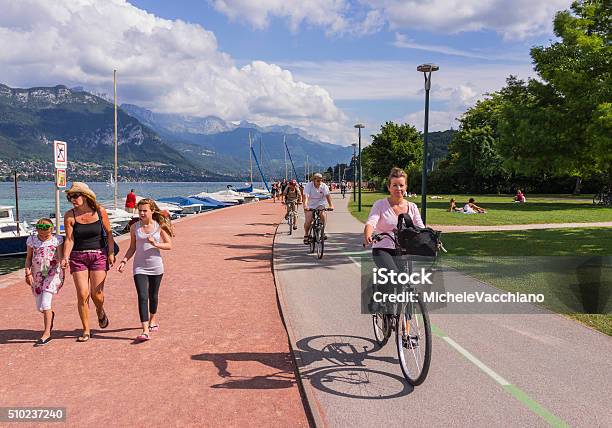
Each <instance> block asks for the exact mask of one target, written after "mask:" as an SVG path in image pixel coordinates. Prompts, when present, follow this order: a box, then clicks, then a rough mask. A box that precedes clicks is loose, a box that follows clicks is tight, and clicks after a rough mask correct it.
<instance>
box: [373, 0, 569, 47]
mask: <svg viewBox="0 0 612 428" xmlns="http://www.w3.org/2000/svg"><path fill="white" fill-rule="evenodd" d="M571 2H572V1H571V0H545V1H533V0H428V1H423V0H370V5H371V7H374V8H378V9H381V10H382V11H383V15H384V16H385V17H386V19H387V20H388V22H389V24H390V26H391V28H397V29H400V28H409V29H420V30H428V31H436V32H443V33H447V34H448V33H451V34H452V33H458V32H462V31H481V30H493V31H496V32H498V33H499V34H501V35H502V36H503V37H504V38H505V39H517V38H518V39H521V38H525V37H529V36H533V35H538V34H544V33H548V32H550V30H551V28H552V19H553V17H554V16H555V13H556V12H557V11H559V10H561V9H566V8H567V7H569V5H570V4H571Z"/></svg>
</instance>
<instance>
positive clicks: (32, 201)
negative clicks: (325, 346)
mask: <svg viewBox="0 0 612 428" xmlns="http://www.w3.org/2000/svg"><path fill="white" fill-rule="evenodd" d="M87 184H88V185H89V187H91V189H92V190H93V191H94V192H95V194H96V196H97V198H98V201H99V202H102V203H103V204H104V205H107V206H109V207H110V206H112V200H113V188H112V187H110V186H108V185H107V183H87ZM228 184H231V185H232V186H234V187H243V186H245V183H242V182H239V183H236V182H202V183H151V182H147V183H119V188H118V192H117V205H118V206H119V207H120V208H123V206H124V203H125V196H126V195H127V193H128V192H129V191H130V189H134V190H135V193H136V194H137V195H138V196H142V197H150V198H153V199H158V198H166V197H172V196H190V195H194V194H197V193H200V192H217V191H219V190H225V189H226V188H227V185H228ZM254 184H255V187H257V188H265V186H264V185H263V183H254ZM18 190H19V218H20V220H21V221H23V220H26V221H27V222H28V223H29V222H32V221H36V220H38V219H39V218H40V217H49V214H51V213H54V212H55V187H54V183H52V182H28V181H23V182H19V183H18ZM0 205H9V206H13V207H14V206H15V190H14V184H13V183H12V182H8V183H4V182H3V183H0ZM60 205H61V207H60V212H61V213H64V212H65V211H66V210H68V209H69V208H70V207H71V205H70V204H69V203H68V201H67V200H66V197H65V196H64V194H62V195H61V196H60ZM13 213H15V212H14V211H13ZM23 261H24V258H8V259H6V258H0V275H2V274H5V273H8V272H11V271H13V270H16V269H20V268H21V267H23Z"/></svg>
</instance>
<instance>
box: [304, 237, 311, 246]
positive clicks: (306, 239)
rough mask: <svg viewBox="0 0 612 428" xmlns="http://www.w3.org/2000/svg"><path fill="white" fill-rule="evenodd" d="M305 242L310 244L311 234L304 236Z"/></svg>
mask: <svg viewBox="0 0 612 428" xmlns="http://www.w3.org/2000/svg"><path fill="white" fill-rule="evenodd" d="M304 244H306V245H308V244H310V237H309V236H304Z"/></svg>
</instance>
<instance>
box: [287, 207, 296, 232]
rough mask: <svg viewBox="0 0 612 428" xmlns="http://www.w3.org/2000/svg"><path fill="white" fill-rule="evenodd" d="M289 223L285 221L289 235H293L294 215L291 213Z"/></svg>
mask: <svg viewBox="0 0 612 428" xmlns="http://www.w3.org/2000/svg"><path fill="white" fill-rule="evenodd" d="M288 220H289V221H287V224H288V225H289V235H291V234H293V224H294V222H295V214H294V213H293V212H290V213H289V219H288Z"/></svg>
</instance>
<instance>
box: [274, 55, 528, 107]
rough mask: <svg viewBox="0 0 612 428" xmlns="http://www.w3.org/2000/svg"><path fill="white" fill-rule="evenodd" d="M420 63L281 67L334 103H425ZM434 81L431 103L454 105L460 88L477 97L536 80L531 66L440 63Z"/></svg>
mask: <svg viewBox="0 0 612 428" xmlns="http://www.w3.org/2000/svg"><path fill="white" fill-rule="evenodd" d="M417 64H418V63H417V62H414V63H411V62H400V61H324V62H306V61H301V62H287V63H282V64H281V65H282V66H283V67H285V68H288V69H290V70H291V71H292V73H293V75H294V76H295V77H296V78H297V79H299V80H304V81H308V82H310V83H312V84H315V85H319V86H322V87H324V88H325V89H326V90H328V91H329V93H330V94H331V96H332V97H333V98H334V99H335V100H394V99H395V100H396V99H406V100H415V99H423V91H424V84H423V74H422V73H419V72H417V71H416V66H417ZM439 65H440V70H439V71H437V72H435V73H434V74H433V77H432V92H431V95H432V99H433V98H435V99H436V100H438V101H440V100H442V101H451V100H452V99H456V97H457V96H458V95H457V94H456V91H460V90H461V89H460V88H461V87H465V88H470V91H473V92H474V94H476V95H477V96H479V95H481V94H483V93H486V92H491V91H495V90H498V89H500V88H501V87H502V86H504V84H505V81H506V78H507V77H508V76H509V75H510V74H512V75H518V76H519V77H521V78H524V79H526V78H527V77H533V76H534V75H535V72H534V71H533V69H532V67H531V65H529V64H520V63H511V64H502V63H498V64H492V63H488V62H487V63H480V64H461V63H453V62H443V63H440V64H439Z"/></svg>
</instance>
